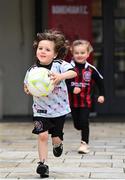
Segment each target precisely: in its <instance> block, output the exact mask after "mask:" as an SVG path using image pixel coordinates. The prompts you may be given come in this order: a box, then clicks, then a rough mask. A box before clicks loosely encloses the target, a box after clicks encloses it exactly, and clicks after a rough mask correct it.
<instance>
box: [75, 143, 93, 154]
mask: <svg viewBox="0 0 125 180" xmlns="http://www.w3.org/2000/svg"><path fill="white" fill-rule="evenodd" d="M89 152H90V149H89V146H88V144H87V143H86V142H84V141H81V145H80V147H79V149H78V153H79V154H87V153H89Z"/></svg>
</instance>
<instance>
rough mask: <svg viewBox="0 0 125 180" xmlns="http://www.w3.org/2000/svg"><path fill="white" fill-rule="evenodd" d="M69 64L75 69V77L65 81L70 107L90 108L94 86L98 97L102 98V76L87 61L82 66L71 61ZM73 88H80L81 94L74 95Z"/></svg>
mask: <svg viewBox="0 0 125 180" xmlns="http://www.w3.org/2000/svg"><path fill="white" fill-rule="evenodd" d="M71 64H72V65H73V67H74V68H75V71H76V72H77V76H76V77H75V78H73V79H70V80H67V81H66V82H67V87H68V91H69V101H70V106H71V107H88V108H91V106H92V95H93V88H94V85H95V84H96V85H97V87H98V92H99V95H102V96H104V83H103V76H102V75H101V74H100V73H99V71H98V70H97V69H96V68H95V67H94V66H93V65H91V64H90V63H88V62H87V61H86V62H85V63H84V64H79V63H76V62H74V61H71ZM74 87H79V88H81V92H80V93H79V94H74V93H73V90H74Z"/></svg>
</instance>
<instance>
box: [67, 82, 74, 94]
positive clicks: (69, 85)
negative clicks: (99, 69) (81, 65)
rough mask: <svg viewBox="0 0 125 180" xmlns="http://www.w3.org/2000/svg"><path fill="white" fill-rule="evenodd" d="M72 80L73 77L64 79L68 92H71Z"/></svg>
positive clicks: (72, 87)
mask: <svg viewBox="0 0 125 180" xmlns="http://www.w3.org/2000/svg"><path fill="white" fill-rule="evenodd" d="M73 81H74V78H73V79H66V85H67V89H68V92H69V93H73V90H74V86H72V82H73Z"/></svg>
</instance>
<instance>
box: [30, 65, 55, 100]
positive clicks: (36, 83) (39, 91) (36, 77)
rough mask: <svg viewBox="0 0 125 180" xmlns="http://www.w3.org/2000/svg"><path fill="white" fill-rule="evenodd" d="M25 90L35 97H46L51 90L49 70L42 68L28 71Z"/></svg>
mask: <svg viewBox="0 0 125 180" xmlns="http://www.w3.org/2000/svg"><path fill="white" fill-rule="evenodd" d="M27 88H28V90H29V92H30V93H31V94H32V95H33V96H36V97H41V96H47V95H49V94H50V93H51V92H52V91H53V89H54V85H53V81H52V80H51V79H50V70H48V69H46V68H43V67H34V68H32V69H31V70H30V71H29V74H28V78H27Z"/></svg>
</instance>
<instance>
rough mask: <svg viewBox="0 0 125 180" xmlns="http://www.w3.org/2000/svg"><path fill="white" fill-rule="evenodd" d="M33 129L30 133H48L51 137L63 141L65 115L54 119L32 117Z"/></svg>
mask: <svg viewBox="0 0 125 180" xmlns="http://www.w3.org/2000/svg"><path fill="white" fill-rule="evenodd" d="M33 121H34V129H33V131H32V133H34V134H40V133H42V132H45V131H48V132H49V134H51V136H52V137H59V138H60V139H61V140H63V127H64V123H65V115H64V116H61V117H55V118H45V117H33Z"/></svg>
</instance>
